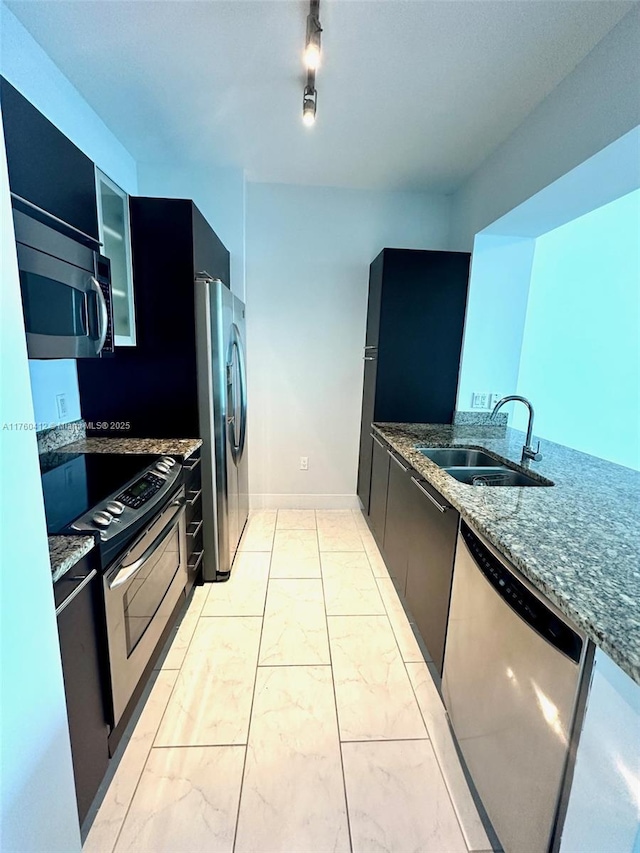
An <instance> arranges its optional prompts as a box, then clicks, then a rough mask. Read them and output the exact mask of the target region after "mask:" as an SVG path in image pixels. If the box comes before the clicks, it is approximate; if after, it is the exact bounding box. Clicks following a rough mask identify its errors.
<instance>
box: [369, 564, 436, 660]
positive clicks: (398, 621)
mask: <svg viewBox="0 0 640 853" xmlns="http://www.w3.org/2000/svg"><path fill="white" fill-rule="evenodd" d="M376 583H377V584H378V589H379V590H380V595H381V596H382V600H383V602H384V606H385V608H386V611H387V616H388V617H389V622H391V627H392V628H393V633H394V634H395V637H396V642H397V643H398V648H399V649H400V654H401V655H402V660H404V661H412V662H418V663H422V662H424V660H425V656H424V655H423V654H422V651H421V649H420V646H419V645H418V641H417V640H416V635H415V634H414V633H413V629H412V627H411V625H410V624H409V620H408V619H407V614H406V613H405V612H404V607H403V606H402V603H401V602H400V599H399V598H398V593H397V592H396V588H395V586H394V585H393V581H392V580H391V578H390V577H386V578H376Z"/></svg>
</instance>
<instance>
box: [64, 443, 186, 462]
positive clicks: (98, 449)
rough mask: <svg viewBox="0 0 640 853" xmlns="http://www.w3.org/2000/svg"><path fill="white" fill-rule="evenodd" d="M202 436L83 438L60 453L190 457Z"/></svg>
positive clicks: (65, 447)
mask: <svg viewBox="0 0 640 853" xmlns="http://www.w3.org/2000/svg"><path fill="white" fill-rule="evenodd" d="M201 446H202V439H201V438H82V439H80V440H79V441H72V442H71V443H70V444H65V445H64V446H63V447H59V448H58V450H59V452H60V453H155V454H161V453H165V454H168V455H169V456H182V457H183V459H188V458H189V456H191V454H192V453H195V452H196V450H197V449H198V448H199V447H201Z"/></svg>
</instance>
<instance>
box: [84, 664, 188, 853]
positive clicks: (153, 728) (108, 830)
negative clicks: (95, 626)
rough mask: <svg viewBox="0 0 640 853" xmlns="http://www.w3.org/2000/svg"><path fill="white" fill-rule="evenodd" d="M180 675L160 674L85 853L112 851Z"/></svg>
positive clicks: (110, 786)
mask: <svg viewBox="0 0 640 853" xmlns="http://www.w3.org/2000/svg"><path fill="white" fill-rule="evenodd" d="M177 677H178V673H177V672H176V671H173V670H166V671H163V672H160V673H158V676H157V678H156V681H155V683H154V685H153V687H152V689H151V693H150V694H149V698H148V699H147V702H146V705H145V706H144V709H143V711H142V713H141V715H140V718H139V719H138V722H137V723H136V727H135V729H134V731H133V734H132V736H131V740H130V741H129V743H128V744H127V748H126V749H125V751H124V754H123V755H122V758H121V759H120V764H119V765H118V768H117V770H116V772H115V775H114V777H113V779H112V780H111V783H110V785H109V787H108V789H107V791H106V793H105V796H104V799H103V801H102V803H101V805H100V808H99V809H98V813H97V815H96V817H95V819H94V821H93V825H92V826H91V829H90V831H89V834H88V836H87V838H86V840H85V842H84V845H83V847H82V850H83V853H112V850H113V848H114V846H115V843H116V838H117V837H118V833H119V832H120V828H121V827H122V824H123V823H124V819H125V817H126V815H127V810H128V809H129V805H130V803H131V800H132V799H133V795H134V792H135V790H136V786H137V785H138V781H139V779H140V776H141V775H142V771H143V769H144V766H145V763H146V761H147V758H148V756H149V752H150V751H151V747H152V745H153V739H154V738H155V736H156V732H157V730H158V726H159V725H160V721H161V719H162V715H163V714H164V712H165V709H166V707H167V703H168V701H169V696H170V695H171V691H172V690H173V687H174V684H175V682H176V678H177Z"/></svg>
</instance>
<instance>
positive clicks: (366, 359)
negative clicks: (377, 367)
mask: <svg viewBox="0 0 640 853" xmlns="http://www.w3.org/2000/svg"><path fill="white" fill-rule="evenodd" d="M375 360H376V357H375V356H374V355H365V356H364V358H363V361H375Z"/></svg>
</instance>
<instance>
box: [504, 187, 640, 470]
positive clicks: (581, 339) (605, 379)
mask: <svg viewBox="0 0 640 853" xmlns="http://www.w3.org/2000/svg"><path fill="white" fill-rule="evenodd" d="M639 238H640V190H636V191H635V192H633V193H629V194H628V195H626V196H624V197H623V198H621V199H618V200H617V201H614V202H611V203H610V204H608V205H606V206H605V207H602V208H599V209H598V210H594V211H593V212H591V213H588V214H587V215H585V216H582V217H580V218H579V219H576V220H575V221H574V222H570V223H568V224H567V225H563V226H562V227H561V228H557V229H555V230H554V231H551V232H549V233H548V234H545V235H543V236H542V237H539V238H538V239H537V240H536V241H535V243H536V247H535V253H534V257H533V266H532V271H531V285H530V288H529V300H528V307H527V315H526V322H525V325H524V331H523V337H522V353H521V357H520V371H519V377H518V391H517V393H518V394H523V395H524V396H525V397H527V398H529V399H530V400H531V401H532V402H533V403H534V405H535V407H536V432H537V433H539V434H540V435H543V436H544V437H545V438H548V439H551V440H552V441H557V442H559V443H560V444H566V445H569V446H570V447H575V448H576V449H578V450H582V451H584V452H586V453H592V454H594V455H595V456H600V457H602V458H604V459H609V460H610V461H612V462H617V463H619V464H621V465H628V466H629V467H632V468H640V286H639V282H640V239H639ZM523 423H524V412H518V414H517V415H516V416H515V418H514V426H517V427H519V428H523Z"/></svg>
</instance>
